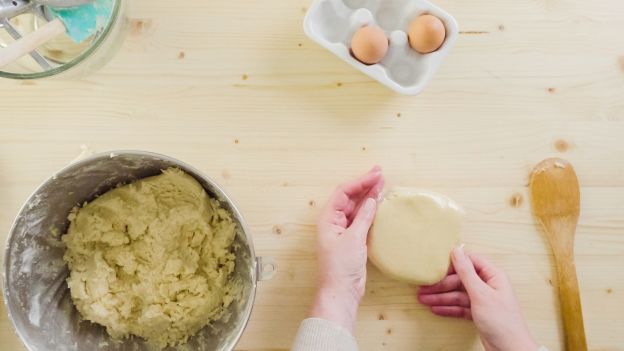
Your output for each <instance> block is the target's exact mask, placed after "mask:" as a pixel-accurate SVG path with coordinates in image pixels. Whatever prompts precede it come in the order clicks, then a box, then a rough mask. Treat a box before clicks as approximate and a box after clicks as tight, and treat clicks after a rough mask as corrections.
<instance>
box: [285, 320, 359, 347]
mask: <svg viewBox="0 0 624 351" xmlns="http://www.w3.org/2000/svg"><path fill="white" fill-rule="evenodd" d="M357 349H358V347H357V343H356V342H355V338H354V337H353V335H351V333H349V332H348V331H346V330H345V329H344V328H342V327H341V326H339V325H337V324H335V323H333V322H330V321H327V320H324V319H320V318H308V319H304V320H303V322H301V325H300V326H299V331H298V332H297V337H296V338H295V343H294V345H293V347H292V349H291V350H292V351H357Z"/></svg>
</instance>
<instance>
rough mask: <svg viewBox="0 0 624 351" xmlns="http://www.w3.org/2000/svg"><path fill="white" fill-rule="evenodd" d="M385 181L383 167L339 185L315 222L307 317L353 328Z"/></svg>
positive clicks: (364, 281) (362, 292)
mask: <svg viewBox="0 0 624 351" xmlns="http://www.w3.org/2000/svg"><path fill="white" fill-rule="evenodd" d="M383 186H384V179H383V175H382V173H381V168H379V167H378V166H376V167H374V168H373V169H371V170H370V171H369V172H368V173H366V174H365V175H363V176H362V177H360V178H359V179H357V180H355V181H352V182H349V183H346V184H344V185H341V186H339V187H338V188H337V189H336V191H335V192H334V194H333V195H332V197H331V198H330V200H329V202H328V203H327V205H326V206H325V209H324V210H323V212H322V214H321V216H320V219H319V222H318V225H317V231H318V235H317V236H318V239H317V242H318V245H317V246H318V253H317V255H318V268H319V287H318V290H317V293H316V298H315V301H314V304H313V305H312V309H311V311H310V317H318V318H323V319H326V320H330V321H333V322H335V323H338V324H339V325H341V326H342V327H344V328H345V329H347V330H349V331H351V330H352V329H353V324H354V323H355V317H356V313H357V307H358V305H359V304H360V300H361V298H362V295H364V287H365V284H366V260H367V249H366V238H367V236H368V231H369V229H370V227H371V225H372V223H373V220H374V218H375V213H376V211H377V198H378V197H379V194H380V193H381V191H382V189H383Z"/></svg>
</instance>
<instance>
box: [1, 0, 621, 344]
mask: <svg viewBox="0 0 624 351" xmlns="http://www.w3.org/2000/svg"><path fill="white" fill-rule="evenodd" d="M309 2H310V1H309V0H291V1H269V2H267V1H255V0H239V1H205V0H189V1H186V4H187V5H186V6H181V5H180V2H173V1H164V0H157V1H156V0H131V9H130V12H129V15H130V17H131V20H130V29H129V34H128V37H127V39H126V41H125V42H124V45H123V47H122V48H121V50H120V52H119V53H118V54H117V55H116V56H115V57H114V58H113V60H112V61H111V62H110V63H109V64H108V66H106V67H105V68H104V69H103V70H101V71H99V72H98V73H97V74H94V75H92V76H89V77H88V78H85V79H82V80H79V81H67V80H51V81H30V82H19V81H10V80H2V81H0V93H1V96H2V97H1V98H0V208H2V210H1V211H0V240H2V242H4V239H5V237H6V235H7V232H8V231H9V227H10V225H11V222H12V219H13V217H14V216H15V215H16V214H17V211H18V209H19V207H20V205H21V204H22V203H23V202H24V201H25V200H26V198H27V196H28V195H29V193H30V192H31V191H33V190H34V188H35V187H36V186H37V185H38V184H39V183H40V182H41V181H43V180H44V179H45V178H46V177H48V176H50V175H51V174H52V173H53V172H54V171H55V170H57V169H59V168H60V167H62V166H63V165H65V164H67V163H68V162H69V161H71V160H72V159H74V158H75V157H76V156H77V155H78V154H79V153H80V146H81V145H82V144H85V145H87V146H88V147H89V148H90V149H93V150H96V151H107V150H111V149H122V148H123V149H143V150H150V151H155V152H160V153H164V154H167V155H170V156H173V157H177V158H179V159H181V160H184V161H187V162H188V163H190V164H192V165H194V166H196V167H198V168H199V169H201V170H203V171H205V172H206V173H208V174H209V175H211V176H213V177H214V178H215V179H217V180H218V181H219V182H220V183H221V184H222V185H223V186H224V187H225V188H226V190H227V191H228V192H229V193H230V194H231V195H232V196H233V198H234V199H235V200H236V201H237V203H238V204H239V206H240V208H241V209H242V211H243V213H244V215H245V216H246V217H247V219H248V221H249V224H250V226H251V229H252V232H253V236H254V240H255V245H256V250H257V253H258V254H259V255H263V256H273V257H275V258H276V259H277V260H278V265H279V268H278V269H279V272H278V275H277V276H276V277H275V278H274V279H273V280H272V281H267V282H262V283H261V284H259V288H258V296H257V300H256V305H255V309H254V312H253V316H252V318H251V322H250V323H249V326H248V328H247V330H246V332H245V335H244V336H243V338H242V340H241V341H240V343H239V345H238V348H239V349H241V350H285V349H288V348H289V346H290V345H291V342H292V340H293V337H294V335H295V332H296V330H297V326H298V323H299V321H300V320H301V319H302V318H304V317H305V315H306V310H307V308H308V305H309V303H310V301H311V299H312V295H313V292H314V289H315V280H314V275H315V270H316V265H315V248H314V242H315V239H314V236H315V227H314V223H315V220H316V217H317V215H318V213H319V210H320V207H321V206H322V205H323V203H324V202H325V201H326V199H327V197H328V196H329V194H330V192H331V191H332V190H333V188H334V187H335V186H336V185H337V184H338V183H340V182H342V181H344V180H347V179H350V178H352V177H354V176H356V175H358V174H360V173H362V172H364V171H366V170H367V169H368V168H369V167H371V166H372V165H374V164H380V165H381V166H382V167H383V168H384V170H385V175H386V177H387V180H388V182H389V183H390V185H401V186H415V187H421V188H426V189H431V190H434V191H439V192H442V193H445V194H447V195H449V196H450V197H452V198H454V199H455V200H456V201H458V202H459V203H460V204H461V205H462V206H463V207H464V208H465V210H466V212H467V216H466V220H465V225H464V228H465V229H464V233H463V235H464V241H465V242H466V244H467V247H468V249H469V250H471V251H474V252H479V253H482V254H485V255H487V256H489V257H490V258H491V259H492V260H493V261H495V262H496V263H498V264H499V265H501V266H502V267H504V269H505V270H506V271H507V272H508V273H509V275H510V276H511V279H512V281H513V283H514V285H515V288H516V291H517V294H518V297H519V299H520V302H521V304H522V307H523V309H524V312H525V315H526V317H527V319H528V323H529V325H530V329H531V330H532V332H533V333H534V334H535V336H536V338H537V339H538V340H539V341H541V342H542V343H544V344H546V345H547V346H548V347H550V348H551V350H560V349H561V325H560V323H559V321H558V314H557V298H556V295H555V288H554V287H553V284H552V283H551V281H553V280H554V279H553V263H552V258H551V257H550V256H549V251H548V249H547V247H546V246H545V244H546V242H545V240H544V237H543V235H542V234H541V233H540V231H539V228H537V227H536V225H535V223H534V221H533V219H532V217H531V215H530V208H529V206H528V203H529V201H528V198H527V175H528V172H529V170H530V169H531V168H532V166H533V165H534V164H536V163H537V162H538V161H540V160H541V159H543V158H545V157H549V156H561V157H564V158H566V159H568V160H570V161H571V162H572V163H573V164H574V166H575V167H576V170H577V173H578V175H579V178H580V182H581V185H582V190H581V192H582V210H581V218H580V223H579V228H578V232H577V239H576V259H577V269H578V276H579V281H580V286H581V293H582V302H583V308H584V314H585V325H586V331H587V338H588V342H589V347H590V349H591V350H595V351H599V350H600V351H615V350H624V318H623V317H622V316H623V315H624V205H623V204H624V40H623V39H622V34H623V33H624V1H622V0H598V1H587V0H522V1H517V0H498V1H494V0H473V1H458V0H436V1H435V3H436V4H437V5H439V6H440V7H442V8H444V9H446V10H447V11H449V12H450V13H451V14H453V15H454V16H455V17H456V18H457V21H458V22H459V24H460V28H461V31H462V32H461V35H460V37H459V40H458V42H457V44H456V46H455V48H453V50H452V51H451V54H450V55H449V57H448V58H447V59H446V60H445V62H444V63H443V65H442V66H441V69H440V70H439V72H438V74H437V75H436V76H435V78H434V80H433V81H432V82H431V84H430V85H429V86H428V88H427V89H426V90H425V91H424V92H423V93H422V94H421V95H419V96H417V97H405V96H399V95H396V94H394V93H392V92H391V91H389V90H387V89H386V88H384V87H383V86H381V85H380V84H378V83H376V82H374V81H372V80H370V79H369V78H367V77H366V76H364V75H362V74H361V73H359V72H357V71H355V70H354V69H352V68H351V67H350V66H348V65H347V64H345V63H343V62H342V61H340V60H338V59H337V58H335V57H334V56H333V55H332V54H330V53H328V52H327V51H325V50H324V49H322V48H320V47H319V46H317V45H315V44H314V43H312V42H311V41H310V40H308V39H307V38H306V37H305V36H304V34H303V31H302V20H303V16H304V13H305V11H306V7H307V6H309ZM369 271H370V273H369V276H370V277H369V280H368V284H367V289H366V296H365V297H364V300H363V302H362V305H361V308H360V313H359V316H358V318H359V321H358V324H357V331H356V336H357V339H358V341H359V344H360V346H361V348H362V349H363V350H382V349H385V350H423V351H424V350H480V349H481V346H479V343H478V338H477V335H476V333H475V330H474V328H473V327H472V326H471V324H469V323H467V322H464V321H456V320H448V319H441V318H437V317H433V316H431V315H430V314H429V313H428V311H427V310H425V309H424V308H423V306H421V305H419V304H418V303H417V302H416V298H415V295H414V292H415V289H414V288H413V287H410V286H408V285H405V284H402V283H398V282H395V281H392V280H390V279H388V278H385V277H383V276H382V275H381V274H380V273H379V272H378V271H377V270H376V269H375V268H374V267H372V266H371V267H370V268H369ZM0 345H2V346H1V347H0V348H1V349H2V350H7V351H13V350H24V348H23V347H22V346H21V343H20V341H19V340H18V338H17V337H16V336H15V334H14V332H13V330H12V326H11V324H10V322H9V321H8V319H7V317H6V310H5V308H4V306H1V307H0Z"/></svg>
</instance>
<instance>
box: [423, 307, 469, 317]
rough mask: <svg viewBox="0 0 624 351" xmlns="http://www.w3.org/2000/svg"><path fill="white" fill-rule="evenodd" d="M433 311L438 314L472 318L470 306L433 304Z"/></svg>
mask: <svg viewBox="0 0 624 351" xmlns="http://www.w3.org/2000/svg"><path fill="white" fill-rule="evenodd" d="M431 312H432V313H433V314H435V315H436V316H442V317H454V318H464V319H467V320H472V313H471V311H470V308H466V307H458V306H432V307H431Z"/></svg>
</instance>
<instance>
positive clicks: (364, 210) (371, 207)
mask: <svg viewBox="0 0 624 351" xmlns="http://www.w3.org/2000/svg"><path fill="white" fill-rule="evenodd" d="M376 212H377V201H375V200H373V199H371V198H368V199H366V200H365V201H364V205H362V207H361V208H360V210H359V211H358V212H357V214H356V215H355V218H354V219H353V223H351V226H350V227H349V230H351V231H353V232H354V233H356V234H357V235H359V236H361V237H362V240H364V242H366V238H367V236H368V231H369V229H370V227H371V225H372V224H373V220H374V219H375V213H376Z"/></svg>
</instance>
